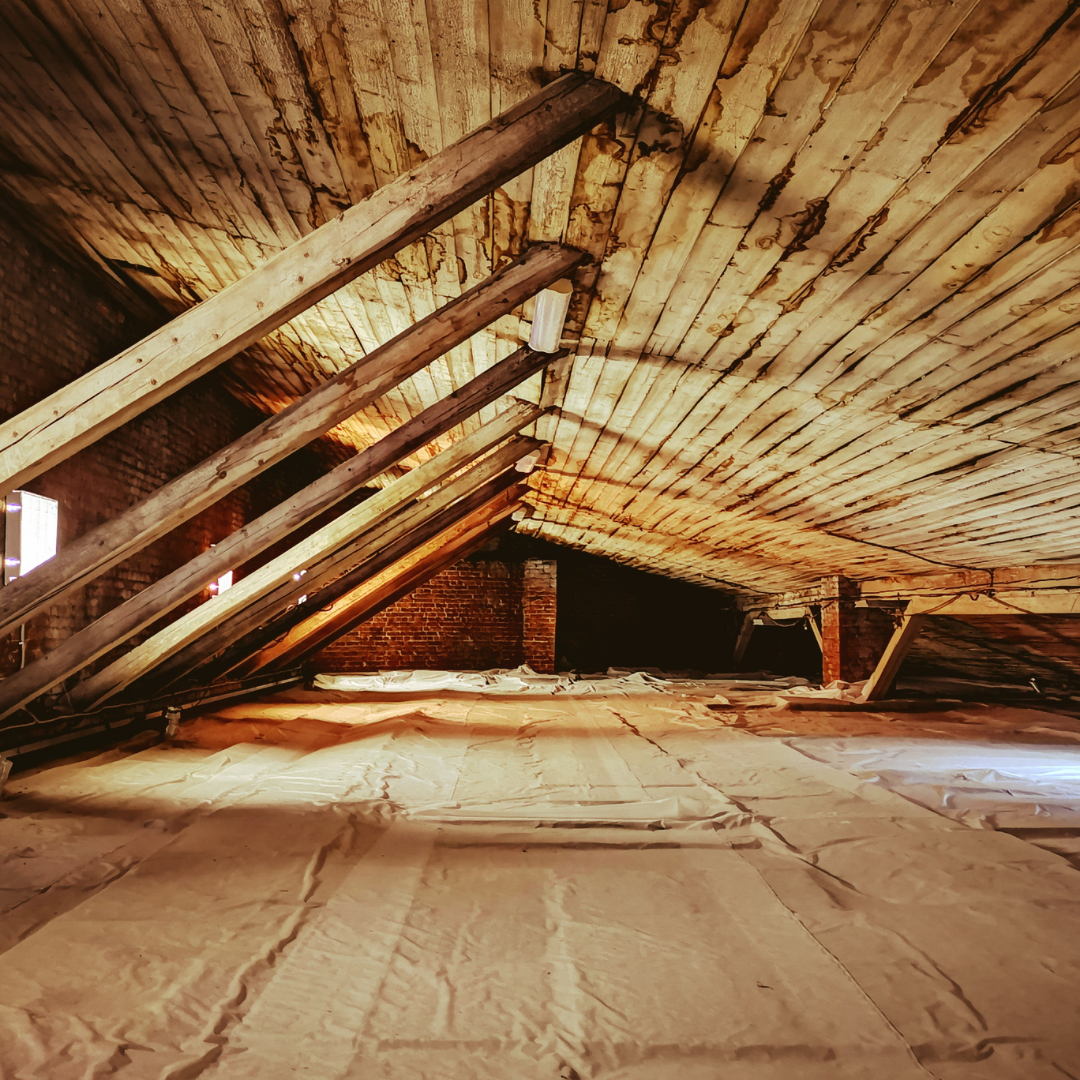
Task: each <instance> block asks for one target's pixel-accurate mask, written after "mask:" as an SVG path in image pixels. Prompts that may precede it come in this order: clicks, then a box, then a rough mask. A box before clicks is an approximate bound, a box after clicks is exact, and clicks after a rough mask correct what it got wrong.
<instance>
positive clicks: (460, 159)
mask: <svg viewBox="0 0 1080 1080" xmlns="http://www.w3.org/2000/svg"><path fill="white" fill-rule="evenodd" d="M627 100H628V99H627V98H626V96H625V95H624V94H623V93H622V92H621V91H620V90H619V89H618V88H616V87H614V86H611V85H609V84H607V83H604V82H601V81H600V80H599V79H590V78H589V77H588V76H586V75H583V74H581V73H580V72H570V73H568V74H566V75H564V76H562V77H561V78H559V79H556V80H554V81H553V82H551V83H549V84H548V85H547V86H545V87H544V88H543V89H541V90H539V91H537V93H535V94H533V95H532V96H531V97H529V98H528V99H527V100H525V101H524V102H522V103H521V104H520V105H517V106H515V107H514V108H513V109H510V110H509V111H507V112H505V113H503V114H502V115H501V116H498V117H496V118H495V119H494V120H492V121H491V122H490V123H488V124H485V125H484V126H483V127H481V128H479V129H477V130H476V131H474V132H473V133H472V134H471V135H467V136H466V137H465V138H464V139H462V140H461V141H459V142H457V143H455V144H454V145H453V146H449V147H447V148H446V149H445V150H442V151H441V152H439V153H438V154H436V155H434V156H433V157H431V158H430V159H428V160H427V161H425V162H424V163H423V164H421V165H419V166H418V167H417V168H415V169H413V170H411V171H410V172H408V173H406V174H405V175H404V176H401V177H399V178H398V179H397V180H395V181H394V182H393V183H391V184H387V185H386V186H385V187H382V188H380V189H379V190H378V191H376V192H375V193H374V194H373V195H371V196H370V197H369V198H367V199H365V200H364V201H363V202H362V203H359V204H357V205H356V206H354V207H351V208H350V209H348V210H346V211H345V212H344V213H343V214H342V215H341V216H340V217H337V218H335V219H334V220H333V221H329V222H327V223H326V224H325V225H323V226H321V227H320V228H318V229H316V230H315V231H314V232H313V233H311V234H310V235H308V236H306V237H304V238H303V239H302V240H298V241H297V242H296V243H295V244H292V245H291V246H290V247H288V248H286V249H285V250H284V251H282V252H281V253H279V254H278V255H275V256H274V257H273V258H271V259H270V260H268V261H267V262H266V263H265V264H264V265H262V266H261V267H259V268H258V269H257V270H255V271H253V272H252V273H250V274H248V275H247V276H246V277H244V278H243V279H241V280H240V281H237V282H235V283H234V284H232V285H230V286H228V288H225V289H223V290H222V291H221V292H220V293H217V294H216V295H214V296H212V297H210V298H208V299H207V300H204V301H203V302H202V303H201V304H199V305H197V306H196V307H194V308H192V309H191V310H190V311H186V312H184V314H183V315H181V316H179V317H178V318H176V319H174V320H173V321H172V322H170V323H169V324H168V325H166V326H164V327H162V328H161V329H160V330H157V331H155V332H154V333H152V334H150V335H149V336H148V337H146V338H144V339H143V340H142V341H140V342H139V343H138V344H137V345H134V346H132V347H131V348H130V349H127V350H125V351H124V352H122V353H120V354H119V355H118V356H116V357H114V358H113V359H112V360H109V361H107V362H106V363H104V364H102V365H101V366H99V367H97V368H95V369H94V370H93V371H91V372H89V373H88V374H86V375H84V376H83V377H82V378H80V379H77V380H76V381H75V382H73V383H71V384H70V385H68V386H66V387H64V389H63V390H60V391H58V392H57V393H55V394H53V395H51V396H50V397H48V398H46V399H45V400H44V401H42V402H40V403H39V404H37V405H35V406H33V407H31V408H29V409H27V410H25V411H24V412H23V413H21V414H19V415H18V416H16V417H15V418H14V419H12V420H10V421H9V422H8V423H6V424H3V425H0V490H2V491H8V490H11V489H12V488H17V487H19V486H21V485H22V484H23V483H24V482H25V481H27V480H30V479H32V478H33V477H35V476H37V475H39V474H40V473H42V472H44V471H45V470H46V469H48V468H51V467H52V466H53V465H55V464H57V463H58V462H60V461H63V460H64V459H65V458H67V457H70V456H71V455H72V454H74V453H75V452H76V451H77V450H80V449H82V447H84V446H87V445H88V444H89V443H91V442H93V441H94V440H95V439H98V438H100V437H101V436H102V435H104V434H106V433H107V432H109V431H113V430H114V429H115V428H118V427H119V426H120V425H121V424H123V423H124V422H125V421H127V420H130V419H131V418H132V417H133V416H136V415H138V414H139V413H140V412H142V411H144V410H145V409H147V408H149V407H150V406H151V405H152V404H154V403H155V402H157V401H160V400H162V399H163V398H165V397H167V396H168V395H169V394H171V393H173V392H174V391H176V390H178V389H179V388H180V387H181V386H184V385H186V384H187V383H190V382H192V381H193V380H194V379H195V378H197V377H198V376H199V375H202V374H203V373H204V372H206V371H209V370H210V369H211V368H214V367H216V366H217V365H218V364H220V363H222V362H223V361H225V360H227V359H228V358H229V357H230V356H234V355H235V354H236V353H238V352H240V351H241V350H242V349H245V348H247V347H248V346H249V345H252V344H254V343H255V342H256V341H258V340H259V339H260V338H262V337H264V336H265V335H266V334H268V333H269V332H270V331H271V330H274V329H276V328H277V327H279V326H281V325H283V324H284V323H286V322H288V321H289V320H290V319H291V318H293V317H294V316H296V315H298V314H300V312H302V311H304V310H306V309H307V308H308V307H310V306H311V305H312V304H314V303H316V302H318V301H319V300H321V299H323V298H324V297H326V296H329V295H330V294H331V293H333V292H334V291H336V290H337V289H339V288H341V286H342V285H345V284H346V283H347V282H349V281H351V280H353V279H354V278H356V277H358V276H359V275H360V274H363V273H365V272H366V271H368V270H370V269H372V268H373V267H374V266H377V265H378V264H379V263H381V262H383V261H384V260H385V259H387V258H389V257H390V256H391V255H393V254H394V253H395V252H396V251H399V250H400V249H401V248H403V247H405V246H406V245H407V244H410V243H412V242H413V241H415V240H418V239H419V238H420V237H422V236H424V235H425V234H427V233H429V232H430V231H431V230H432V229H433V228H435V227H436V226H437V225H439V224H441V223H442V222H444V221H447V220H449V219H450V218H451V217H453V216H454V215H455V214H456V213H458V212H459V211H461V210H463V209H465V207H467V206H470V205H472V204H473V203H474V202H475V201H476V200H477V199H479V198H481V197H482V196H484V195H487V194H489V193H490V192H492V191H494V190H495V189H496V188H498V187H499V186H500V185H501V184H503V183H505V182H506V181H507V180H509V179H510V178H512V177H514V176H517V175H518V174H519V173H521V172H524V171H525V170H526V169H528V168H530V167H531V166H533V165H535V164H536V163H537V162H538V161H541V160H543V159H544V158H546V157H547V156H548V155H549V154H551V153H553V152H554V151H555V150H558V149H560V148H561V147H563V146H566V145H567V144H569V143H571V142H573V141H574V140H575V139H576V138H578V136H580V135H583V134H585V132H587V131H589V130H590V129H591V128H593V127H595V126H596V124H598V123H599V122H600V121H601V120H603V119H605V118H607V117H609V116H611V115H613V114H614V113H615V112H617V111H618V110H619V108H620V107H623V106H624V103H625V102H626V101H627Z"/></svg>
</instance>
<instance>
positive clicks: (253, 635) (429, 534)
mask: <svg viewBox="0 0 1080 1080" xmlns="http://www.w3.org/2000/svg"><path fill="white" fill-rule="evenodd" d="M520 480H521V477H520V474H516V473H509V474H503V475H501V476H498V477H495V478H494V479H493V480H489V481H488V482H487V483H485V484H483V485H482V486H481V487H478V488H476V489H475V490H474V491H472V492H470V493H469V494H468V495H466V496H465V497H464V498H462V499H459V500H458V501H457V502H454V503H453V504H452V505H449V506H447V507H445V508H444V509H442V510H440V511H439V512H438V513H434V514H432V513H430V512H429V513H427V515H426V516H425V518H424V520H423V521H421V522H420V524H419V525H417V526H416V528H414V529H411V530H410V531H409V532H408V533H406V534H405V535H404V536H403V537H401V538H400V539H398V540H396V541H394V542H392V543H386V544H384V545H382V546H381V547H380V549H379V551H377V552H376V553H375V554H374V555H372V556H371V557H370V558H366V559H365V560H364V561H363V562H362V563H360V564H359V565H358V566H356V567H354V568H353V569H351V570H349V571H347V572H346V573H344V574H342V575H341V576H339V577H337V578H335V579H334V580H333V581H330V582H329V583H327V584H326V585H325V586H323V587H322V588H320V589H319V590H318V591H317V592H316V593H315V594H314V595H313V596H311V598H310V602H309V604H305V605H303V606H301V605H299V604H297V605H294V606H290V607H287V608H286V609H285V610H284V611H283V612H279V613H277V614H275V615H274V617H273V618H272V619H271V620H270V621H269V622H265V623H264V624H263V625H262V626H259V627H257V628H256V629H254V630H251V631H249V632H247V633H245V634H244V636H243V638H241V639H240V640H239V641H236V642H234V643H233V644H232V645H230V646H229V648H228V650H227V652H226V653H225V654H223V655H222V657H221V658H220V662H218V661H215V662H214V664H213V668H212V670H213V673H214V675H215V676H217V675H221V674H224V673H225V672H233V671H238V672H239V673H241V674H246V673H247V672H248V671H249V670H253V668H250V667H249V665H248V664H247V661H249V660H250V659H251V658H252V657H254V656H255V655H256V654H257V653H261V652H262V650H263V649H266V648H269V647H270V645H271V643H272V642H275V641H279V640H281V639H282V638H283V637H284V636H286V635H287V634H288V633H289V632H290V631H291V630H292V628H293V627H294V626H296V625H298V624H299V623H301V622H304V621H305V620H306V619H308V618H309V617H310V615H311V612H310V610H307V609H309V608H313V609H319V610H321V609H323V608H327V607H329V606H331V605H334V604H336V603H337V601H338V600H339V599H340V598H341V597H342V596H344V595H345V594H346V593H348V592H350V591H351V590H352V589H354V588H355V587H356V586H357V585H359V584H361V583H362V582H364V581H367V580H368V579H369V578H371V577H373V576H374V575H375V574H378V573H381V572H382V571H383V570H385V569H386V568H387V567H388V566H389V565H390V564H391V563H393V562H396V561H397V560H398V559H400V558H402V557H404V556H405V555H407V554H408V553H409V552H410V551H413V550H414V549H415V548H417V547H419V546H421V545H423V544H426V543H427V542H428V541H429V540H431V539H433V538H434V537H436V536H439V535H440V534H448V533H449V532H451V531H452V530H454V529H455V528H456V527H458V526H459V525H460V523H461V522H462V520H463V519H464V518H466V517H469V516H470V515H473V514H475V513H476V511H477V510H478V509H479V508H480V507H484V506H485V504H490V506H492V507H496V506H501V505H503V503H504V502H505V503H513V504H515V505H516V504H517V500H519V499H521V498H522V497H523V496H524V495H525V493H526V492H527V491H528V490H529V489H528V486H527V485H526V484H524V483H521V482H520ZM498 496H501V498H502V502H500V501H499V499H497V497H498ZM275 607H278V608H279V607H280V603H279V604H277V605H275ZM264 618H265V616H264Z"/></svg>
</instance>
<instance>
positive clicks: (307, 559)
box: [71, 403, 543, 708]
mask: <svg viewBox="0 0 1080 1080" xmlns="http://www.w3.org/2000/svg"><path fill="white" fill-rule="evenodd" d="M542 412H543V410H541V409H539V408H537V407H536V406H533V405H527V404H525V403H519V404H518V405H516V406H513V407H511V408H509V409H507V410H506V411H505V412H503V413H501V414H500V415H499V416H498V417H496V418H495V419H494V420H490V421H488V423H486V424H484V425H483V426H482V427H480V428H478V429H477V430H476V431H474V432H472V433H471V434H469V435H467V436H465V438H463V439H461V440H459V441H458V442H456V443H454V444H453V445H452V446H450V447H449V448H448V449H446V450H444V451H442V453H440V454H436V455H435V457H433V458H431V459H430V460H429V461H426V462H424V464H423V465H420V466H418V467H417V468H415V469H413V470H412V471H411V472H409V473H407V474H406V475H405V476H403V477H401V479H399V480H395V481H394V483H392V484H390V485H389V486H388V487H386V488H384V489H383V490H382V491H380V492H379V493H378V494H377V495H374V496H372V498H370V499H368V500H367V501H365V502H363V503H361V504H360V505H359V506H355V507H353V508H352V509H350V510H347V511H345V512H344V513H343V514H341V515H340V516H339V517H337V518H336V519H335V520H334V521H332V522H330V523H329V524H328V525H325V526H323V527H322V528H321V529H318V530H316V531H315V532H314V533H312V534H311V536H309V537H306V538H305V539H304V540H301V541H300V542H299V543H298V544H294V545H293V546H292V547H291V548H289V550H288V551H286V552H284V553H283V554H281V555H279V556H278V557H277V558H275V559H271V560H270V562H268V563H267V564H266V565H265V566H261V567H260V568H259V569H258V570H256V571H254V572H253V573H251V574H249V575H248V576H247V577H245V578H242V579H241V580H240V581H239V582H238V583H237V584H235V585H234V586H233V587H232V588H231V589H229V590H228V591H227V592H225V593H222V594H220V595H218V596H216V597H214V598H213V599H212V600H211V601H209V602H207V603H205V604H203V605H201V606H200V607H198V608H196V609H195V610H194V611H190V612H188V613H187V614H186V615H182V616H181V617H180V618H179V619H176V620H175V621H174V622H172V623H170V624H169V625H168V626H166V627H165V628H164V629H162V630H159V631H158V632H157V633H156V634H154V635H152V636H151V637H149V638H148V639H147V640H146V641H144V642H142V643H141V644H140V645H138V646H136V647H135V648H134V649H132V650H130V651H129V652H128V653H126V654H125V655H124V656H122V657H120V659H118V660H116V661H114V662H113V663H112V664H110V665H109V666H108V667H106V668H105V669H104V670H102V671H100V672H98V673H97V674H96V675H93V676H91V677H90V678H89V679H87V680H85V681H84V682H82V683H80V684H79V686H78V687H77V688H76V690H75V691H74V692H73V693H72V695H71V697H72V701H73V702H74V703H75V705H76V707H77V708H89V707H92V706H97V705H100V704H101V703H102V702H103V701H105V700H107V699H108V698H110V697H112V696H114V695H115V694H117V693H119V692H120V691H121V690H123V689H124V688H125V687H126V686H128V685H129V684H130V683H131V682H133V681H134V680H135V679H137V678H139V677H140V676H141V675H143V674H145V673H146V672H148V671H150V670H151V669H152V668H154V667H156V666H158V665H159V664H161V663H162V662H163V661H164V660H167V659H168V658H169V657H170V656H172V655H173V654H174V653H177V652H179V651H180V650H181V649H183V648H184V647H185V646H186V645H188V644H190V643H192V642H193V641H195V640H197V639H198V638H200V637H202V636H203V635H204V634H206V633H207V632H208V631H210V630H212V629H213V628H214V627H215V626H218V625H219V624H221V623H222V622H224V621H225V620H226V619H228V618H229V617H230V616H231V615H233V614H234V613H236V612H238V611H240V610H241V609H242V608H244V607H247V606H248V605H250V604H252V603H253V602H254V601H256V600H258V599H259V598H260V597H262V596H264V595H265V594H266V593H268V592H270V591H272V590H273V589H274V588H275V587H277V586H279V585H281V584H284V583H286V582H289V581H291V580H292V578H293V574H294V573H295V572H296V571H297V570H298V569H301V568H304V567H307V566H308V565H309V564H311V563H312V562H315V561H317V560H319V559H321V558H323V557H324V556H327V555H330V554H331V553H333V552H334V551H337V550H338V549H340V548H341V547H343V546H345V545H347V544H349V542H350V541H353V540H354V539H356V538H357V537H359V536H361V535H362V534H363V533H365V532H366V531H368V530H369V529H371V528H372V526H374V525H376V524H377V523H378V522H380V521H381V520H383V519H384V518H385V517H387V516H389V515H390V514H391V513H393V511H394V510H395V509H397V508H398V507H400V506H402V505H404V504H406V503H409V502H411V501H412V500H414V499H415V498H417V496H419V495H421V494H422V493H423V492H425V491H427V490H428V489H429V488H431V487H432V486H434V485H435V484H438V483H439V482H440V481H442V480H444V479H446V477H448V476H450V475H452V474H453V473H455V472H457V471H458V470H459V469H461V468H463V467H464V466H465V465H467V464H468V463H469V462H470V461H473V460H475V459H476V458H477V457H479V456H480V455H482V454H485V453H487V452H488V451H489V450H491V449H492V448H493V447H495V446H497V445H498V444H499V443H501V442H503V441H504V440H505V439H507V438H508V437H509V436H511V435H513V434H514V433H515V432H517V431H519V430H520V429H521V428H522V427H525V426H526V425H528V424H531V423H533V422H534V421H535V420H536V419H537V417H538V416H540V415H542ZM519 456H520V451H519ZM511 460H512V459H511ZM507 464H509V462H507ZM505 467H506V466H505V465H504V466H503V468H505Z"/></svg>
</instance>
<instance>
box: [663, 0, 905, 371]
mask: <svg viewBox="0 0 1080 1080" xmlns="http://www.w3.org/2000/svg"><path fill="white" fill-rule="evenodd" d="M748 10H749V11H750V12H751V13H753V12H754V8H753V7H751V8H749V9H748ZM882 14H883V13H882V11H881V10H880V9H875V8H874V7H873V6H871V5H867V6H866V7H863V8H861V9H859V10H856V11H854V12H852V11H850V10H848V9H843V10H842V9H841V5H835V4H821V5H818V4H817V3H787V4H784V5H782V7H781V8H780V9H778V10H776V11H775V13H774V16H773V19H772V21H771V24H769V25H766V26H762V25H761V23H760V22H756V21H755V20H753V18H751V20H750V21H749V22H748V26H747V30H742V28H740V37H739V39H738V40H737V42H736V48H734V49H733V50H732V52H733V53H734V54H735V58H736V59H734V60H733V61H732V62H731V63H729V64H727V65H726V66H725V68H722V69H721V78H720V81H719V84H718V85H719V86H720V88H721V95H722V101H723V111H722V113H721V116H720V123H719V128H718V130H717V132H716V134H715V138H717V139H718V140H719V141H718V145H717V146H716V149H715V151H714V153H715V155H716V157H717V159H718V162H719V164H720V166H721V168H722V169H724V170H725V173H726V175H723V176H722V177H720V180H721V190H723V191H724V197H723V200H722V202H720V203H717V204H714V206H711V207H710V208H709V211H708V213H707V215H706V222H705V223H704V224H703V225H702V226H701V229H700V232H699V235H698V240H697V242H696V243H694V244H692V245H690V250H689V254H688V256H687V257H686V258H685V260H684V263H683V266H682V267H680V269H679V273H678V276H677V278H676V280H675V282H674V283H673V286H672V290H671V292H670V295H669V296H668V298H667V303H666V305H665V309H664V312H663V314H662V315H661V317H660V319H659V321H658V322H657V323H656V327H655V330H654V333H653V336H652V339H651V340H650V342H649V348H650V349H651V350H653V351H657V352H661V353H663V354H664V355H667V356H675V355H678V356H680V357H681V358H682V359H683V360H685V361H687V362H696V361H698V360H700V359H701V357H702V356H703V355H704V352H705V349H706V348H707V347H708V346H707V345H706V346H705V347H704V348H701V349H700V355H699V354H697V353H695V352H694V350H693V348H692V347H689V346H687V345H685V344H684V342H685V341H686V338H687V335H688V334H690V333H691V331H692V328H693V326H694V323H695V320H698V319H699V317H700V314H701V311H702V307H703V304H704V302H705V297H706V296H707V295H709V294H711V293H712V292H713V290H714V289H715V288H716V285H717V282H718V281H719V280H720V278H721V276H722V274H723V273H724V271H725V268H726V267H727V266H728V264H729V262H730V260H731V259H732V257H733V256H735V254H736V252H737V249H738V245H739V243H740V241H741V237H742V234H743V233H744V232H745V230H746V229H747V228H749V227H750V225H751V224H752V222H753V221H754V219H755V217H756V216H757V215H758V214H759V212H760V205H761V203H762V201H763V200H765V199H766V195H767V192H768V190H769V184H770V178H773V177H777V176H780V175H781V174H782V173H783V170H784V168H785V166H786V164H787V163H788V162H789V161H790V160H791V158H792V156H793V155H794V154H795V153H796V151H797V150H798V148H799V147H800V146H802V145H803V143H804V142H805V141H806V139H807V138H808V137H809V136H810V134H811V132H812V131H813V130H814V126H815V125H816V124H818V123H820V120H821V116H822V114H823V112H824V111H825V110H826V109H827V107H828V106H829V105H830V104H831V102H832V99H833V97H834V96H835V94H836V91H837V88H838V87H839V86H840V85H841V84H842V83H843V81H844V79H845V78H846V77H847V75H848V73H849V71H850V69H851V66H852V65H853V64H854V63H855V62H856V61H857V59H858V58H859V56H860V54H861V53H862V51H863V49H864V48H865V46H866V43H867V41H868V40H869V39H870V36H871V34H872V33H873V30H874V29H875V27H876V26H877V24H878V22H879V21H880V19H881V18H882ZM825 42H828V43H829V45H830V48H829V50H828V55H829V63H828V65H827V66H822V65H819V64H816V63H814V62H813V58H814V56H815V54H818V53H823V52H824V51H825V45H824V43H825ZM729 99H733V100H734V101H735V102H737V104H736V105H735V109H736V110H737V111H736V113H735V115H734V116H731V115H730V110H729V108H728V107H727V102H728V100H729ZM721 207H722V209H721ZM678 209H680V210H681V207H678ZM676 212H677V211H676ZM695 220H696V219H695ZM694 227H695V226H694V225H691V229H692V230H693V229H694ZM708 344H711V340H710V341H709V343H708Z"/></svg>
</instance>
